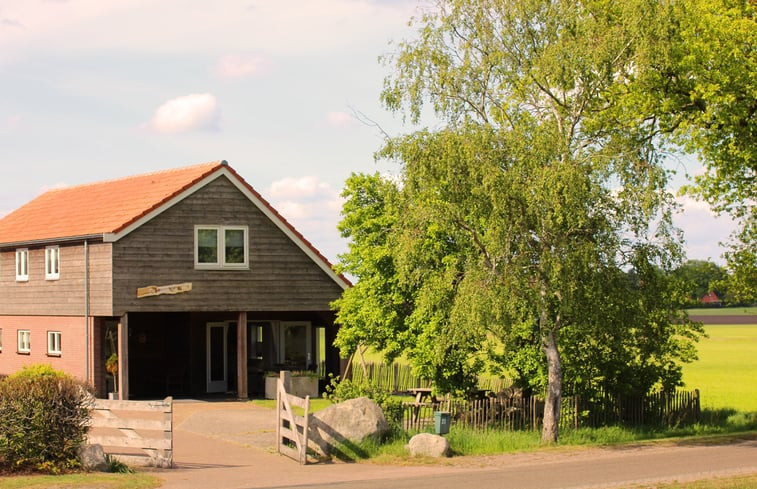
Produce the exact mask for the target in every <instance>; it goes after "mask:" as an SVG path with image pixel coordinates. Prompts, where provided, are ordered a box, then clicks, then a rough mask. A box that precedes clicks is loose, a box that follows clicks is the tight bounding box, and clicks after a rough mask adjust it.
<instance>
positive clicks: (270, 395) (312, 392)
mask: <svg viewBox="0 0 757 489" xmlns="http://www.w3.org/2000/svg"><path fill="white" fill-rule="evenodd" d="M279 376H280V373H279V372H266V374H265V398H266V399H276V385H277V384H276V381H277V380H278V379H279ZM291 381H292V383H291V385H290V386H288V388H287V392H288V393H289V394H292V395H294V396H297V397H305V396H310V397H318V373H317V372H310V371H308V370H295V371H294V372H292V376H291Z"/></svg>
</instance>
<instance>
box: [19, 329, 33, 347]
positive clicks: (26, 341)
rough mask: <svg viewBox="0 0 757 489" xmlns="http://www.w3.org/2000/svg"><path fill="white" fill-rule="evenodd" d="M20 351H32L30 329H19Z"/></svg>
mask: <svg viewBox="0 0 757 489" xmlns="http://www.w3.org/2000/svg"><path fill="white" fill-rule="evenodd" d="M16 351H18V352H19V353H29V352H31V351H32V332H31V331H29V330H28V329H19V330H18V350H16Z"/></svg>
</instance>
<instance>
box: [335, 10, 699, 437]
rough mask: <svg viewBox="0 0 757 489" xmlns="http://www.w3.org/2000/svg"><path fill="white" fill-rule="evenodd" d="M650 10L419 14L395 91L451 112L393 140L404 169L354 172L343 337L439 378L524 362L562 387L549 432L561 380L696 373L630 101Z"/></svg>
mask: <svg viewBox="0 0 757 489" xmlns="http://www.w3.org/2000/svg"><path fill="white" fill-rule="evenodd" d="M650 4H656V2H649V1H644V0H638V1H629V2H615V3H612V2H611V3H608V2H603V1H584V2H574V1H567V0H556V1H539V0H518V1H516V0H498V1H495V0H445V1H438V2H436V8H435V9H433V10H432V11H430V12H428V13H426V14H424V15H423V16H422V17H421V18H420V19H417V20H416V21H415V25H416V26H418V37H417V38H416V39H413V40H410V41H404V42H402V43H400V44H399V47H398V50H397V51H396V53H395V54H394V55H392V56H391V57H389V58H387V60H386V61H387V63H388V64H390V65H392V66H393V68H394V73H393V74H392V75H391V76H390V77H388V78H387V79H386V81H385V88H384V91H383V93H382V100H383V102H384V104H385V105H386V107H387V108H388V109H390V110H392V111H395V112H401V113H403V114H405V115H406V116H407V117H408V118H409V119H410V120H411V121H413V122H420V121H421V115H422V114H423V107H424V106H425V105H430V107H431V108H432V109H433V111H434V112H435V114H436V116H437V118H439V119H440V120H441V121H442V122H443V125H442V127H440V128H438V129H434V130H430V129H421V130H418V131H416V132H413V133H410V134H407V135H404V136H399V137H396V138H393V139H390V140H388V141H387V143H386V145H385V146H384V148H382V149H381V151H380V152H379V153H378V156H379V157H382V158H388V159H394V160H397V161H399V162H400V163H401V165H402V166H401V168H402V171H401V174H400V175H399V177H398V179H397V180H390V179H386V178H381V177H380V176H378V175H372V176H366V175H354V176H353V177H352V178H351V179H350V180H348V182H347V185H346V188H345V191H344V197H345V198H346V203H345V207H344V209H343V215H344V221H343V222H342V225H341V228H340V229H341V231H342V234H343V235H344V236H345V237H347V238H349V239H350V240H351V244H350V251H349V253H347V254H346V255H345V256H344V257H343V258H342V262H341V265H340V267H341V268H340V271H342V272H348V273H350V274H352V275H354V276H356V277H357V278H358V279H359V280H358V282H357V284H356V286H355V287H354V288H353V289H351V290H350V291H347V292H346V293H345V294H344V296H343V297H342V298H341V299H340V300H339V301H337V302H336V303H335V307H336V308H337V309H338V316H337V320H338V321H339V322H340V323H341V324H342V328H341V330H340V333H339V336H338V338H337V343H338V345H339V346H340V348H342V350H343V351H345V352H347V353H349V352H351V351H354V349H355V348H356V346H357V345H358V344H360V343H366V344H370V345H373V346H375V347H377V348H378V349H380V350H383V351H385V352H386V353H387V354H388V357H390V358H391V357H392V356H393V355H396V354H398V353H399V352H405V353H407V355H408V357H409V358H410V360H411V361H412V362H413V364H414V366H415V367H416V368H417V369H419V370H420V371H421V373H424V374H426V375H427V376H428V377H430V378H433V380H434V381H435V385H436V387H437V389H440V390H442V391H453V390H465V389H466V388H470V387H471V385H472V380H473V378H474V374H475V373H478V372H480V371H481V369H483V368H489V369H495V370H496V369H507V370H508V371H510V372H515V374H516V376H517V380H518V381H519V383H520V384H521V385H522V386H523V387H526V388H531V389H538V390H541V391H544V392H546V409H545V418H544V430H543V433H542V437H543V440H545V441H552V442H554V441H557V423H558V421H559V405H560V399H561V396H562V393H563V388H564V384H565V386H567V387H568V388H569V389H570V390H571V391H572V392H588V393H590V392H596V391H598V390H601V389H605V390H613V391H617V390H621V391H627V392H640V391H641V392H645V391H647V390H649V389H651V388H652V387H653V386H662V387H665V388H671V387H674V386H675V385H678V384H679V383H680V379H681V367H680V363H681V362H686V361H691V360H692V359H693V358H695V351H694V349H693V346H692V342H693V341H694V340H696V338H697V337H698V335H699V334H700V333H701V329H700V328H699V327H698V326H697V325H694V324H692V323H690V322H689V321H688V320H687V319H686V317H685V315H684V314H683V313H681V312H680V307H681V306H682V305H683V303H684V302H685V300H686V294H685V292H684V291H683V289H682V288H681V282H680V281H678V280H676V279H675V278H674V277H671V276H670V275H669V274H668V273H666V272H668V271H670V270H671V269H672V268H673V267H674V266H676V265H677V264H678V263H679V262H680V260H681V258H682V252H681V244H680V236H679V234H678V233H677V231H676V230H675V229H674V228H673V227H672V224H671V210H672V198H673V197H672V196H671V195H670V194H669V192H668V191H667V190H666V189H665V185H666V183H667V172H666V170H665V168H664V166H663V164H662V158H661V154H660V153H659V151H658V148H657V147H656V146H655V142H656V141H657V139H656V138H657V135H658V128H657V126H655V125H645V124H641V125H640V124H636V123H635V122H636V121H634V123H627V124H623V123H620V122H623V121H622V120H621V119H620V118H619V115H618V114H622V113H623V106H624V104H625V103H626V102H627V98H624V97H623V96H621V95H622V94H623V91H624V90H625V88H624V87H625V86H626V85H627V84H629V83H632V82H633V78H634V73H635V66H636V65H637V64H638V62H639V60H638V56H639V55H640V53H644V52H645V51H644V50H643V49H642V48H641V43H642V41H641V39H642V36H641V34H647V33H648V32H647V31H645V30H644V29H646V27H645V26H646V25H647V24H648V23H650V22H651V23H652V24H651V25H658V24H657V23H655V22H656V18H655V15H656V14H657V13H659V11H658V10H657V9H655V8H650ZM609 121H613V122H614V123H613V124H610V123H609ZM564 379H565V381H564Z"/></svg>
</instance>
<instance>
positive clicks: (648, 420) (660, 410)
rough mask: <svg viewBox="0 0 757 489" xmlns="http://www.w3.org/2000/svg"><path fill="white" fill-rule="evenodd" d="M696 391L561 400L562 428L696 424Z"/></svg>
mask: <svg viewBox="0 0 757 489" xmlns="http://www.w3.org/2000/svg"><path fill="white" fill-rule="evenodd" d="M700 415H701V407H700V397H699V390H698V389H697V390H693V391H675V392H655V393H651V394H647V395H643V396H622V395H618V394H606V393H603V394H599V395H596V396H594V397H581V396H574V397H568V398H565V399H563V403H562V409H561V411H560V427H561V428H569V427H573V428H578V427H582V426H589V427H597V426H609V425H621V426H667V427H675V426H680V425H686V424H692V423H696V422H697V421H699V419H700Z"/></svg>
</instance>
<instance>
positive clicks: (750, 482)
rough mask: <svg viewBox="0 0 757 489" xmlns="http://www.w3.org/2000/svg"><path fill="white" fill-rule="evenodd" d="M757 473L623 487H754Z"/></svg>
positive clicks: (748, 488)
mask: <svg viewBox="0 0 757 489" xmlns="http://www.w3.org/2000/svg"><path fill="white" fill-rule="evenodd" d="M755 487H757V473H751V474H750V473H748V474H737V475H729V476H723V477H711V478H706V479H696V480H693V481H686V482H677V481H674V482H654V483H644V484H633V485H630V486H623V487H622V488H621V489H754V488H755Z"/></svg>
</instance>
